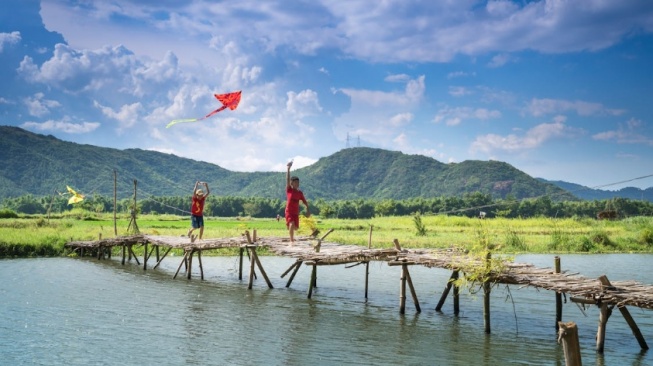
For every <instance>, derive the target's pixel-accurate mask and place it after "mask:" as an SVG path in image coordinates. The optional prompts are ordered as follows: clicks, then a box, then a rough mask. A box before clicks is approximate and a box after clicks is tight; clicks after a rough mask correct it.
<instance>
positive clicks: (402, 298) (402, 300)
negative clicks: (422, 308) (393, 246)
mask: <svg viewBox="0 0 653 366" xmlns="http://www.w3.org/2000/svg"><path fill="white" fill-rule="evenodd" d="M395 241H396V239H395ZM407 271H408V265H406V264H402V265H401V278H400V281H401V282H400V283H401V284H400V287H399V314H405V313H406V272H407Z"/></svg>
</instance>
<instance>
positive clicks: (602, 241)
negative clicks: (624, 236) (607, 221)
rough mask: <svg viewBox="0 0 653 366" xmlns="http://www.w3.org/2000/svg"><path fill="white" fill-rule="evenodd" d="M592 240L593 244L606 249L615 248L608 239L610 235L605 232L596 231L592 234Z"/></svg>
mask: <svg viewBox="0 0 653 366" xmlns="http://www.w3.org/2000/svg"><path fill="white" fill-rule="evenodd" d="M590 240H592V242H593V243H595V244H599V245H603V246H606V247H613V246H614V243H613V242H612V240H610V238H609V237H608V234H607V233H606V232H604V231H595V232H592V233H591V234H590Z"/></svg>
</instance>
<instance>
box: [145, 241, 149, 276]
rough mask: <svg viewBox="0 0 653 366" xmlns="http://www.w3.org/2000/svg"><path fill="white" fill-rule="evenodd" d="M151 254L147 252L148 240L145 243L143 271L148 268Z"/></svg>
mask: <svg viewBox="0 0 653 366" xmlns="http://www.w3.org/2000/svg"><path fill="white" fill-rule="evenodd" d="M149 257H150V256H149V255H148V254H147V242H145V243H144V244H143V271H145V270H147V259H148V258H149Z"/></svg>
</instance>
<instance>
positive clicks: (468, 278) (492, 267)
mask: <svg viewBox="0 0 653 366" xmlns="http://www.w3.org/2000/svg"><path fill="white" fill-rule="evenodd" d="M492 241H493V240H492V237H491V233H490V232H489V231H488V230H487V228H486V227H484V226H480V227H478V228H477V231H476V240H475V241H474V244H473V246H472V248H471V249H470V250H469V251H468V252H467V256H466V258H465V259H464V261H463V262H461V263H458V264H456V265H455V267H456V268H459V269H460V270H461V271H462V272H463V273H464V274H465V275H464V276H462V277H459V278H458V279H457V280H456V281H454V283H455V284H456V285H457V286H460V287H467V288H468V290H469V291H470V293H472V294H476V293H477V292H478V291H479V290H481V289H482V288H483V285H484V284H486V283H487V284H490V286H493V285H494V284H496V281H495V280H494V278H495V276H494V275H495V274H498V273H502V272H503V271H505V270H506V264H507V263H508V262H510V261H512V260H513V259H512V258H508V257H498V256H496V255H495V253H496V251H497V249H499V247H498V246H497V245H496V244H494V243H493V242H492Z"/></svg>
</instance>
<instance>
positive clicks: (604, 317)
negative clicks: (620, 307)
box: [596, 303, 612, 353]
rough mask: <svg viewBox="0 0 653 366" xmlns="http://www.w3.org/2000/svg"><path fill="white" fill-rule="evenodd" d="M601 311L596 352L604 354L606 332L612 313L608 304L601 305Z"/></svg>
mask: <svg viewBox="0 0 653 366" xmlns="http://www.w3.org/2000/svg"><path fill="white" fill-rule="evenodd" d="M600 308H601V310H600V311H599V329H598V330H597V332H596V352H598V353H603V350H604V348H605V331H606V327H607V325H608V318H609V317H610V313H611V312H612V311H611V310H610V308H609V307H608V304H607V303H602V304H601V305H600Z"/></svg>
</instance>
